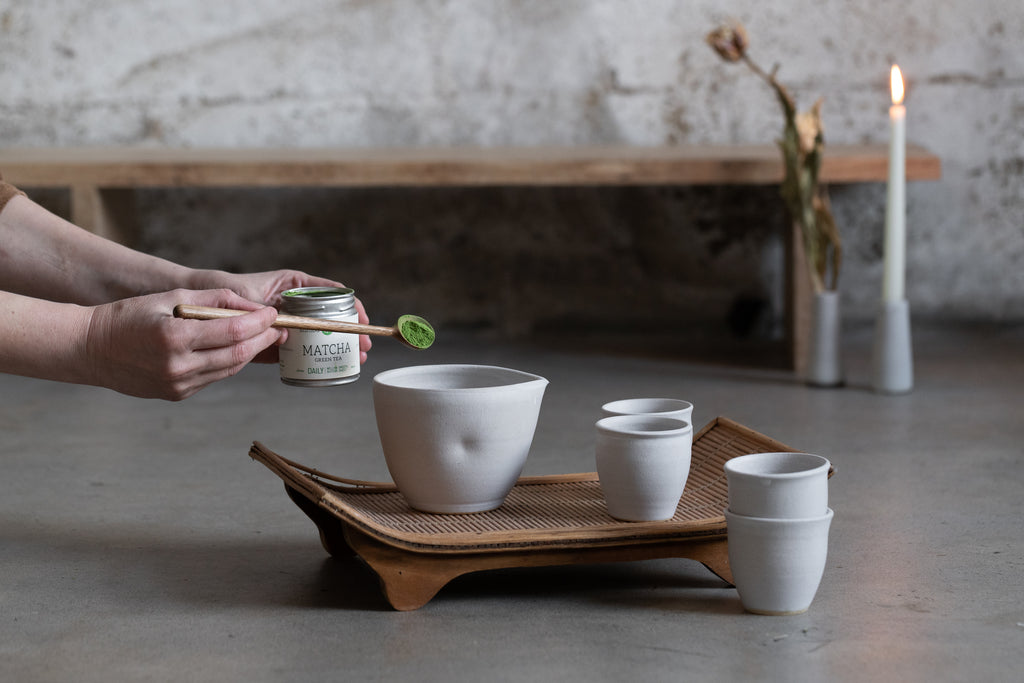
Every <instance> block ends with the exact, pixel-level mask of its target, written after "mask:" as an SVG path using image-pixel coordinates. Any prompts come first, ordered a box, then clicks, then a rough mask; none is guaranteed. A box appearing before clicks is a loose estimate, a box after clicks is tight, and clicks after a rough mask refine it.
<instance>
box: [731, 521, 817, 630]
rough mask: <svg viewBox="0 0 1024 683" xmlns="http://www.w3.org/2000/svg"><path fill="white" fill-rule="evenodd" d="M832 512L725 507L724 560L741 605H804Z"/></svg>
mask: <svg viewBox="0 0 1024 683" xmlns="http://www.w3.org/2000/svg"><path fill="white" fill-rule="evenodd" d="M832 515H833V513H832V510H831V509H829V510H828V511H827V512H826V513H825V514H824V515H819V516H817V517H810V518H807V519H765V518H761V517H746V516H744V515H737V514H734V513H732V512H730V511H728V510H726V512H725V520H726V525H727V530H728V535H729V566H730V568H731V569H732V580H733V583H734V584H735V586H736V590H737V591H738V592H739V594H740V602H741V603H742V604H743V609H745V610H747V611H748V612H753V613H755V614H770V615H786V614H800V613H802V612H806V611H807V610H808V608H810V606H811V602H812V601H813V600H814V596H815V594H817V592H818V586H819V585H820V584H821V577H822V575H823V574H824V572H825V559H826V557H827V556H828V531H829V526H830V525H831V524H832Z"/></svg>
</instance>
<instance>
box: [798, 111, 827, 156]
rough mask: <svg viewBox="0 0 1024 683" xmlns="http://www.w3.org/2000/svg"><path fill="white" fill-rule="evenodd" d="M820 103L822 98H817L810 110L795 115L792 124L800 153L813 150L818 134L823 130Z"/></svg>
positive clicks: (808, 152)
mask: <svg viewBox="0 0 1024 683" xmlns="http://www.w3.org/2000/svg"><path fill="white" fill-rule="evenodd" d="M821 104H822V100H820V99H819V100H818V101H817V102H815V103H814V106H813V107H811V108H810V110H808V111H805V112H802V113H800V114H797V115H796V117H795V120H794V124H795V125H796V135H797V139H798V140H799V143H800V153H801V154H810V153H811V152H813V151H814V149H815V147H816V146H817V144H818V136H820V135H821V134H822V133H823V132H824V129H823V127H822V125H821Z"/></svg>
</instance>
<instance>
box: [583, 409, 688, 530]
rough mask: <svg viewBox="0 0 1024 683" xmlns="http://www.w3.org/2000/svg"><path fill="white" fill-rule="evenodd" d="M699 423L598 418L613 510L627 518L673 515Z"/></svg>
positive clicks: (604, 479) (601, 469)
mask: <svg viewBox="0 0 1024 683" xmlns="http://www.w3.org/2000/svg"><path fill="white" fill-rule="evenodd" d="M692 446H693V427H692V426H691V425H690V423H689V422H685V421H683V420H675V419H672V418H667V417H658V416H651V415H615V416H612V417H605V418H601V419H600V420H598V421H597V445H596V447H595V452H596V456H597V474H598V478H599V480H600V482H601V492H602V493H603V494H604V499H605V504H606V506H607V507H608V514H610V515H611V516H612V517H614V518H616V519H620V520H623V521H627V522H648V521H659V520H665V519H671V518H672V516H673V515H675V513H676V508H677V507H678V506H679V499H680V497H681V496H682V495H683V489H684V488H686V479H687V477H689V475H690V450H691V447H692Z"/></svg>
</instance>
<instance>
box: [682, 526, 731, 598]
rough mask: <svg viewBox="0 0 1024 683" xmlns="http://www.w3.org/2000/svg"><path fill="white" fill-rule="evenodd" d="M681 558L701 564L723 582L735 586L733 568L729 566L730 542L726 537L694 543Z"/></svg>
mask: <svg viewBox="0 0 1024 683" xmlns="http://www.w3.org/2000/svg"><path fill="white" fill-rule="evenodd" d="M680 557H685V558H688V559H691V560H696V561H697V562H700V563H701V564H702V565H704V566H705V567H707V568H708V569H709V570H710V571H711V573H712V574H714V575H715V576H717V577H718V578H720V579H721V580H722V581H725V582H726V583H727V584H729V585H730V586H732V585H733V581H732V568H731V567H730V566H729V541H728V539H726V538H725V537H724V536H723V537H722V538H720V539H716V540H714V541H708V542H705V543H693V544H691V545H690V546H689V547H688V548H687V550H686V552H685V553H683V554H681V555H680Z"/></svg>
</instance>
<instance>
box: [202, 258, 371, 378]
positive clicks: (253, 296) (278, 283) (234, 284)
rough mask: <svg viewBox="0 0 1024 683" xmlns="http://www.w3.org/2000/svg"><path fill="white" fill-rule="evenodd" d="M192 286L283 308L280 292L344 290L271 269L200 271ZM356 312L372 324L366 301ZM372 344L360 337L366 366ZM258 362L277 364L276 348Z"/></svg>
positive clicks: (327, 282)
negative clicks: (331, 288) (367, 312)
mask: <svg viewBox="0 0 1024 683" xmlns="http://www.w3.org/2000/svg"><path fill="white" fill-rule="evenodd" d="M192 286H193V287H195V288H196V289H220V288H226V289H230V290H231V291H233V292H235V293H236V294H238V295H239V296H243V297H245V298H246V299H248V300H249V301H254V302H256V303H261V304H266V305H268V306H274V307H276V308H278V309H280V308H281V292H283V291H285V290H288V289H294V288H296V287H344V286H345V285H343V284H341V283H340V282H335V281H334V280H328V279H326V278H322V277H314V276H312V275H307V274H306V273H303V272H302V271H298V270H272V271H267V272H263V273H241V274H236V273H228V272H225V271H222V270H202V271H197V273H196V276H195V278H194V281H193V283H192ZM356 313H357V314H358V315H359V322H361V323H363V324H364V325H365V324H367V323H369V322H370V319H369V317H367V315H366V309H365V308H363V302H362V301H360V300H359V299H358V298H357V299H356ZM372 346H373V344H372V343H371V342H370V338H369V337H368V336H366V335H365V334H363V335H360V336H359V362H360V363H365V362H366V358H367V355H366V354H367V352H368V351H369V350H370V347H372ZM254 360H255V361H256V362H257V363H276V362H277V360H278V358H277V346H276V345H275V346H271V347H269V348H268V349H266V351H264V352H263V353H261V354H259V355H258V356H257V357H256V358H255V359H254Z"/></svg>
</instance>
